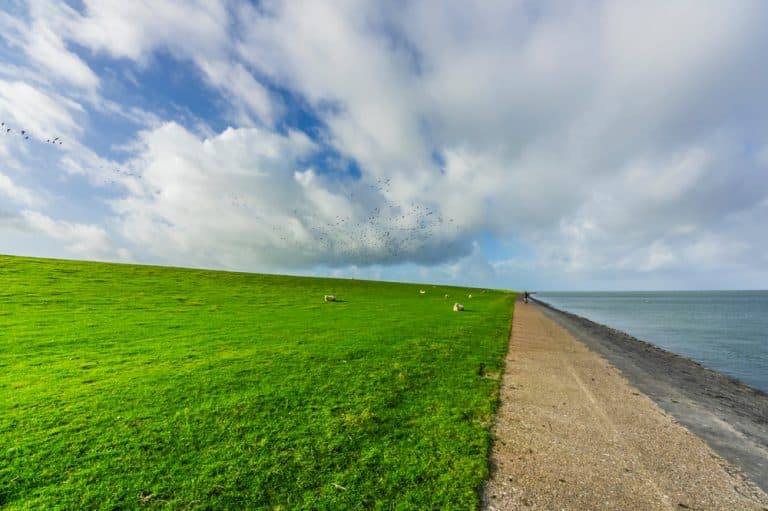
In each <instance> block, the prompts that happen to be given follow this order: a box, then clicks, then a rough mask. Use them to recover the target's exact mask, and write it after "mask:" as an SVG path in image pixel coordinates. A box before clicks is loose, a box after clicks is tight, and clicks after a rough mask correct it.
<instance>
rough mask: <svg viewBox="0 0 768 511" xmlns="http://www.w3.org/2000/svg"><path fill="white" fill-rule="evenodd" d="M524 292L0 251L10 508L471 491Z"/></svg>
mask: <svg viewBox="0 0 768 511" xmlns="http://www.w3.org/2000/svg"><path fill="white" fill-rule="evenodd" d="M419 289H425V290H426V291H427V293H426V294H424V295H420V294H419ZM470 292H471V293H472V294H473V295H474V298H472V299H471V300H470V299H468V298H467V294H468V293H470ZM445 293H449V294H451V295H452V296H451V298H450V299H448V300H446V299H445V298H444V296H443V295H444V294H445ZM323 294H335V295H336V296H337V297H339V298H340V299H341V300H343V301H341V302H338V303H322V296H323ZM513 299H514V295H513V294H511V293H505V292H498V291H487V292H483V293H481V292H479V291H478V290H468V289H465V288H449V287H443V286H438V287H433V286H429V285H427V286H423V285H422V286H419V285H413V284H393V283H381V282H367V281H355V280H333V279H314V278H298V277H285V276H270V275H255V274H244V273H226V272H213V271H202V270H188V269H177V268H160V267H149V266H132V265H115V264H101V263H84V262H73V261H58V260H44V259H31V258H20V257H9V256H0V507H3V509H134V508H168V509H329V510H330V509H333V510H336V509H473V508H476V507H477V506H478V505H479V497H478V491H479V489H480V488H481V487H482V484H483V482H484V480H485V479H486V477H487V475H488V460H487V456H488V449H489V445H490V435H489V427H490V424H491V421H492V417H493V412H494V410H495V406H496V401H497V388H498V373H499V372H500V371H501V369H502V362H503V355H504V353H505V351H506V346H507V336H508V333H509V326H510V318H511V311H512V307H513ZM454 301H460V302H462V303H464V304H465V305H466V307H467V311H466V312H464V313H455V312H452V311H451V306H452V304H453V302H454ZM481 365H483V366H484V368H485V369H484V371H481V370H480V367H481ZM481 373H484V374H481Z"/></svg>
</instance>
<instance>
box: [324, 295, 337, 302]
mask: <svg viewBox="0 0 768 511" xmlns="http://www.w3.org/2000/svg"><path fill="white" fill-rule="evenodd" d="M323 301H324V302H335V301H336V297H335V296H333V295H325V296H323Z"/></svg>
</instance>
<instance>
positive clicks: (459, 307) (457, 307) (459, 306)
mask: <svg viewBox="0 0 768 511" xmlns="http://www.w3.org/2000/svg"><path fill="white" fill-rule="evenodd" d="M463 310H464V306H463V305H462V304H460V303H454V304H453V312H461V311H463Z"/></svg>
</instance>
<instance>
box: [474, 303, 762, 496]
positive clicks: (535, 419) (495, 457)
mask: <svg viewBox="0 0 768 511" xmlns="http://www.w3.org/2000/svg"><path fill="white" fill-rule="evenodd" d="M501 403H502V404H501V407H500V409H499V412H498V415H497V419H496V425H495V427H494V435H495V438H496V440H495V443H494V449H493V453H492V457H491V460H492V463H493V464H494V466H495V469H494V473H493V474H492V477H491V479H490V480H489V482H488V485H487V486H486V488H485V495H484V501H485V509H488V510H506V509H557V510H560V509H585V510H586V509H590V510H592V509H647V510H655V509H664V510H673V509H674V510H681V509H699V510H704V509H706V510H710V509H722V510H737V509H738V510H768V496H766V494H765V493H763V492H762V491H761V490H760V489H759V488H757V487H756V486H755V485H754V484H752V483H751V482H748V481H746V480H745V479H744V478H743V477H742V476H741V474H740V473H739V472H738V471H737V470H736V469H734V468H733V467H732V466H731V465H729V464H728V463H726V462H725V461H724V460H722V458H720V457H719V456H717V455H716V454H714V453H713V452H712V451H711V450H710V449H709V447H707V446H706V445H705V444H704V442H703V441H702V440H700V439H699V438H698V437H696V436H694V435H693V434H691V433H690V432H688V430H686V429H685V428H683V427H682V426H680V425H679V424H678V423H677V422H675V420H674V419H673V418H672V417H671V416H669V415H667V414H666V413H665V412H663V411H662V410H661V409H660V408H658V407H657V406H656V405H655V404H654V403H653V402H652V401H651V400H650V399H649V398H647V397H646V396H645V395H643V394H641V393H640V392H638V391H637V390H636V389H635V388H634V387H632V386H630V385H629V384H628V383H627V381H626V380H625V379H624V378H623V377H622V376H621V375H620V373H619V371H618V370H617V369H615V368H614V367H612V366H610V365H609V364H608V363H607V362H606V361H605V360H604V359H602V358H601V357H599V356H598V355H597V354H595V353H594V352H592V351H589V350H588V349H587V348H586V347H585V346H584V345H583V344H581V343H580V342H578V341H577V340H576V339H574V338H573V336H571V335H570V334H569V333H568V332H567V331H566V330H564V329H563V328H562V327H560V326H559V325H557V324H556V323H555V322H553V321H552V320H550V319H548V318H546V317H545V316H544V315H543V314H542V313H541V312H540V311H538V310H537V309H536V308H535V307H533V306H530V305H528V306H527V305H525V304H522V303H519V304H518V305H517V306H516V307H515V315H514V321H513V327H512V338H511V344H510V350H509V353H508V355H507V361H506V372H505V374H504V377H503V380H502V388H501Z"/></svg>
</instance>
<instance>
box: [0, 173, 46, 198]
mask: <svg viewBox="0 0 768 511" xmlns="http://www.w3.org/2000/svg"><path fill="white" fill-rule="evenodd" d="M0 193H2V194H3V195H5V196H6V197H8V198H9V199H11V200H12V201H14V202H17V203H19V204H21V205H22V206H38V205H41V204H43V203H44V201H43V200H42V199H41V198H40V197H38V195H37V194H36V193H35V192H34V191H32V190H30V189H28V188H25V187H23V186H19V185H17V184H15V183H14V182H13V181H12V180H11V178H9V177H8V176H6V175H5V174H3V173H1V172H0Z"/></svg>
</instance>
